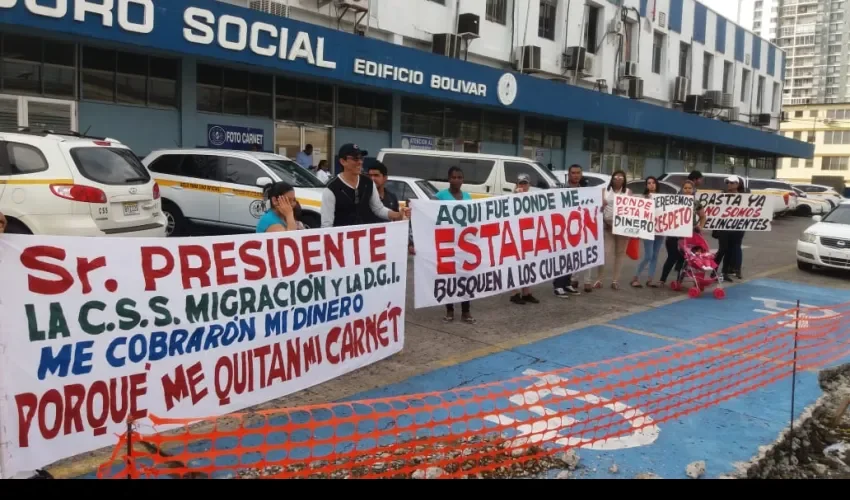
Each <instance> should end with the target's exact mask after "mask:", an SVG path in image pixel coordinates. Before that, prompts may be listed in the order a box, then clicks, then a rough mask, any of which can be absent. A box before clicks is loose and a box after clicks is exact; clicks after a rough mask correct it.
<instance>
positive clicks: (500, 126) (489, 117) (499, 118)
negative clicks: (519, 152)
mask: <svg viewBox="0 0 850 500" xmlns="http://www.w3.org/2000/svg"><path fill="white" fill-rule="evenodd" d="M518 124H519V117H518V116H516V115H510V114H505V113H494V112H489V111H484V112H483V113H482V115H481V140H482V141H484V142H501V143H504V144H516V135H517V126H518Z"/></svg>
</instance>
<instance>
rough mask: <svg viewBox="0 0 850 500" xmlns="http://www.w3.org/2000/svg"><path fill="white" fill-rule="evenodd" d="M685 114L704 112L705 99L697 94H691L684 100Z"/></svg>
mask: <svg viewBox="0 0 850 500" xmlns="http://www.w3.org/2000/svg"><path fill="white" fill-rule="evenodd" d="M684 111H685V113H702V112H703V111H705V98H704V97H703V96H701V95H698V94H691V95H689V96H687V97H686V98H685V106H684Z"/></svg>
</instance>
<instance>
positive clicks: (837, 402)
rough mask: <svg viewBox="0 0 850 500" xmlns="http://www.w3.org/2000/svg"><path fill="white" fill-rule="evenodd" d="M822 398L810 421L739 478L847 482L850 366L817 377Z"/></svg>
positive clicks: (849, 442) (849, 455)
mask: <svg viewBox="0 0 850 500" xmlns="http://www.w3.org/2000/svg"><path fill="white" fill-rule="evenodd" d="M818 381H819V383H820V386H821V389H822V390H823V391H824V396H823V398H821V401H820V404H819V405H818V406H816V407H815V408H814V410H812V412H811V416H810V417H809V418H806V419H804V420H803V421H802V422H801V423H800V424H798V425H795V426H794V429H793V432H790V433H786V434H785V436H784V437H783V438H782V439H781V440H780V441H779V442H778V443H777V444H776V445H775V446H774V447H773V448H772V449H771V450H769V451H768V452H767V453H766V454H765V455H764V456H763V457H762V458H760V459H759V460H758V461H756V462H755V463H754V464H752V465H751V466H750V467H749V468H747V469H746V470H745V471H744V474H742V476H743V477H746V478H750V479H850V410H848V411H845V412H844V413H843V414H842V415H841V417H840V418H839V419H838V421H837V422H835V421H834V420H835V416H836V414H837V412H838V410H839V407H840V406H842V403H843V402H844V401H846V398H847V397H850V364H846V365H842V366H839V367H837V368H833V369H829V370H824V371H822V372H820V373H819V374H818Z"/></svg>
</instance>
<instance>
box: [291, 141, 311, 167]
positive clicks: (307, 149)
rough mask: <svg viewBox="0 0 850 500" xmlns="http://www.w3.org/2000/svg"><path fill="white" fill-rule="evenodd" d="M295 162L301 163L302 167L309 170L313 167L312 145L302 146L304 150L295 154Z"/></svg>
mask: <svg viewBox="0 0 850 500" xmlns="http://www.w3.org/2000/svg"><path fill="white" fill-rule="evenodd" d="M295 163H297V164H299V165H301V166H302V167H304V168H306V169H307V170H310V169H311V168H313V145H312V144H307V145H306V146H304V151H299V152H298V154H297V155H295Z"/></svg>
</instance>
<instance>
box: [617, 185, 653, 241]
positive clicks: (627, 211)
mask: <svg viewBox="0 0 850 500" xmlns="http://www.w3.org/2000/svg"><path fill="white" fill-rule="evenodd" d="M653 207H654V205H653V203H652V199H651V198H646V197H644V196H629V195H624V194H618V195H615V196H614V226H613V231H612V232H613V233H614V234H616V235H619V236H629V237H631V238H640V239H642V240H654V239H655V209H654V208H653Z"/></svg>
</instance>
